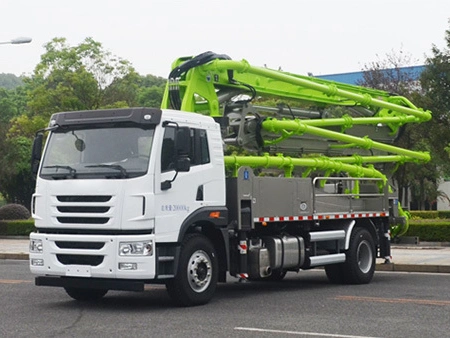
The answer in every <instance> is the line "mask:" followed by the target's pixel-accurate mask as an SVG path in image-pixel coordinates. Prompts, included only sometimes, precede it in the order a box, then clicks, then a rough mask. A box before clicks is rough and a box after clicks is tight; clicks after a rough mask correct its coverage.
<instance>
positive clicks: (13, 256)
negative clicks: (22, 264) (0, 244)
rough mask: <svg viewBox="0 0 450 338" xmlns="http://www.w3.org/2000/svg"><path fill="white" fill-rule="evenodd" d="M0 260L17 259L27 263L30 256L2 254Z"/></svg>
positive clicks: (24, 254) (25, 254)
mask: <svg viewBox="0 0 450 338" xmlns="http://www.w3.org/2000/svg"><path fill="white" fill-rule="evenodd" d="M0 259H16V260H25V261H27V260H28V259H29V255H28V254H27V253H0Z"/></svg>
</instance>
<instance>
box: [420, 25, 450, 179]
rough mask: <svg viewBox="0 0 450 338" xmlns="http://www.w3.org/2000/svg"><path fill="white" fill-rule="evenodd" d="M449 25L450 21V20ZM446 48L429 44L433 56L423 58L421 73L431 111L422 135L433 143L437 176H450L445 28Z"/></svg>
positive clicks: (449, 37) (449, 66)
mask: <svg viewBox="0 0 450 338" xmlns="http://www.w3.org/2000/svg"><path fill="white" fill-rule="evenodd" d="M449 24H450V21H449ZM445 42H446V47H444V48H443V49H439V48H438V47H437V46H436V45H433V46H432V49H431V52H432V56H430V57H428V58H427V59H426V65H427V66H426V68H425V70H424V71H423V72H422V74H421V78H420V83H421V86H422V90H423V104H424V105H426V106H427V107H428V108H429V109H430V110H431V111H432V112H433V119H432V121H431V125H430V128H429V130H428V133H426V134H424V136H425V137H427V138H429V139H430V142H431V143H432V145H433V149H432V155H433V156H434V158H435V159H436V165H437V167H438V169H439V172H440V178H443V177H449V176H450V161H449V156H450V134H449V132H448V131H449V127H450V29H447V30H446V31H445Z"/></svg>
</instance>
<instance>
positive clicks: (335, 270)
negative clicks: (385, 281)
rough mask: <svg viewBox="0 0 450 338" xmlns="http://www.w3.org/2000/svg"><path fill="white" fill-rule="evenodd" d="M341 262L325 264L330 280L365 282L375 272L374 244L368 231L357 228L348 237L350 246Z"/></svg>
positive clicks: (336, 281)
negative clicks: (344, 259)
mask: <svg viewBox="0 0 450 338" xmlns="http://www.w3.org/2000/svg"><path fill="white" fill-rule="evenodd" d="M346 256H347V257H346V261H345V263H342V264H333V265H327V266H325V272H326V274H327V277H328V279H329V281H330V282H332V283H344V284H367V283H370V281H371V280H372V277H373V274H374V272H375V259H376V253H375V244H374V240H373V237H372V235H371V234H370V232H369V231H368V230H366V229H364V228H357V229H355V231H354V232H353V233H352V236H351V238H350V247H349V249H348V250H347V253H346Z"/></svg>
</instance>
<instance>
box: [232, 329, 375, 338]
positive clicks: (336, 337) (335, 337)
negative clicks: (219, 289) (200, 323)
mask: <svg viewBox="0 0 450 338" xmlns="http://www.w3.org/2000/svg"><path fill="white" fill-rule="evenodd" d="M234 329H235V330H239V331H252V332H265V333H280V334H284V335H286V334H290V335H297V336H300V335H302V336H311V337H333V338H377V337H372V336H370V337H369V336H349V335H342V334H332V333H318V332H301V331H284V330H268V329H258V328H256V327H235V328H234Z"/></svg>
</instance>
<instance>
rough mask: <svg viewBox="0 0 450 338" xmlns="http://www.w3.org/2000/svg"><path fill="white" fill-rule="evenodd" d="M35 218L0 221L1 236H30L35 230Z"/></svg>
mask: <svg viewBox="0 0 450 338" xmlns="http://www.w3.org/2000/svg"><path fill="white" fill-rule="evenodd" d="M34 230H35V228H34V220H32V219H27V220H18V221H0V236H28V235H29V234H30V232H33V231H34Z"/></svg>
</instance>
